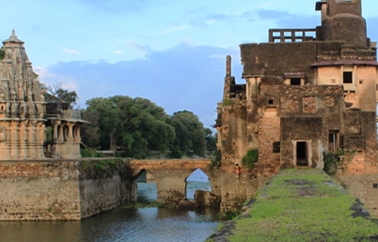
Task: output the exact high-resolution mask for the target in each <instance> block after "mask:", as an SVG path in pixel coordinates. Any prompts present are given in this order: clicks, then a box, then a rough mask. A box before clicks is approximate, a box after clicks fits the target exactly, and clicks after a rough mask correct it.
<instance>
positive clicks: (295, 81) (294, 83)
mask: <svg viewBox="0 0 378 242" xmlns="http://www.w3.org/2000/svg"><path fill="white" fill-rule="evenodd" d="M290 84H291V85H292V86H300V85H301V79H300V78H291V80H290Z"/></svg>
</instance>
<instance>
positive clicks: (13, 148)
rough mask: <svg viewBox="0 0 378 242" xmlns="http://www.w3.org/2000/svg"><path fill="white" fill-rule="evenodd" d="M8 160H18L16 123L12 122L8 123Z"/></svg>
mask: <svg viewBox="0 0 378 242" xmlns="http://www.w3.org/2000/svg"><path fill="white" fill-rule="evenodd" d="M10 133H11V135H10V142H9V149H10V158H11V159H18V157H19V156H18V121H12V122H11V123H10Z"/></svg>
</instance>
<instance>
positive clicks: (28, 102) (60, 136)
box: [0, 31, 85, 160]
mask: <svg viewBox="0 0 378 242" xmlns="http://www.w3.org/2000/svg"><path fill="white" fill-rule="evenodd" d="M3 44H4V45H3V47H2V48H1V53H2V59H0V78H1V79H0V160H18V159H43V158H45V157H46V156H45V154H48V156H50V157H54V158H77V157H80V142H81V140H80V127H81V125H82V124H83V123H85V121H83V120H81V117H80V113H79V112H77V111H74V110H69V109H67V108H66V109H64V108H62V105H60V106H59V105H56V104H52V105H51V104H49V103H46V102H45V98H44V93H43V91H42V84H41V83H40V82H39V80H38V75H37V74H36V73H34V71H33V68H32V63H31V62H30V61H29V59H28V56H27V54H26V51H25V47H24V42H23V41H21V40H19V39H18V38H17V36H16V34H15V31H13V33H12V36H10V37H9V38H8V39H7V40H5V41H3ZM46 107H47V111H46ZM46 125H51V126H52V127H53V134H54V141H53V142H52V143H51V144H49V145H45V141H46Z"/></svg>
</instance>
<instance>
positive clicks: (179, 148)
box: [170, 111, 206, 158]
mask: <svg viewBox="0 0 378 242" xmlns="http://www.w3.org/2000/svg"><path fill="white" fill-rule="evenodd" d="M170 124H171V125H172V126H173V127H174V128H175V131H176V138H175V140H174V142H173V143H172V145H171V150H172V156H173V157H177V158H179V157H180V156H182V155H187V156H191V155H197V156H205V153H206V139H205V137H206V134H205V129H204V127H203V124H202V123H201V122H200V121H199V119H198V117H197V115H195V114H194V113H192V112H190V111H180V112H176V113H174V114H173V116H172V117H171V120H170Z"/></svg>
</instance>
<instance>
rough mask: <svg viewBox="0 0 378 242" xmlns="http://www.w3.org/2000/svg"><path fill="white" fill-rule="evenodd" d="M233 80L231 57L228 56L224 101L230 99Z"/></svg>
mask: <svg viewBox="0 0 378 242" xmlns="http://www.w3.org/2000/svg"><path fill="white" fill-rule="evenodd" d="M231 80H232V76H231V56H229V55H228V56H227V59H226V77H225V79H224V91H223V101H224V100H228V99H229V98H230V90H231Z"/></svg>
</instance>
